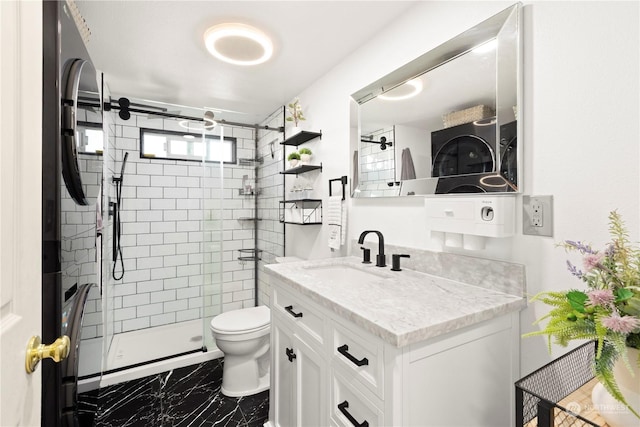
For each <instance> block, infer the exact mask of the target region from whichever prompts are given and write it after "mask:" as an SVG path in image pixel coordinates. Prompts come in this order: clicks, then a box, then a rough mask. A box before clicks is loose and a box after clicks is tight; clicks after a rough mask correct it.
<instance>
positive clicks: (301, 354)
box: [294, 335, 329, 426]
mask: <svg viewBox="0 0 640 427" xmlns="http://www.w3.org/2000/svg"><path fill="white" fill-rule="evenodd" d="M294 345H295V347H296V380H295V381H296V390H295V391H296V396H295V398H296V405H295V407H296V425H298V426H326V425H327V412H328V401H329V396H328V389H327V362H326V361H325V360H324V359H323V358H322V357H321V356H320V354H319V353H318V352H317V351H315V350H313V349H312V348H311V347H310V346H309V345H307V344H306V343H305V342H304V341H303V340H302V338H301V337H300V336H299V335H295V337H294Z"/></svg>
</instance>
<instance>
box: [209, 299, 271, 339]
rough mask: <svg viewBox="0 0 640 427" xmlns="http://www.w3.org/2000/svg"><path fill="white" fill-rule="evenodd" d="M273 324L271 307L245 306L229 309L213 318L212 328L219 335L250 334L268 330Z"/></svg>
mask: <svg viewBox="0 0 640 427" xmlns="http://www.w3.org/2000/svg"><path fill="white" fill-rule="evenodd" d="M270 324H271V311H270V310H269V307H267V306H264V305H261V306H259V307H251V308H243V309H240V310H232V311H227V312H226V313H222V314H220V315H218V316H216V317H214V318H213V319H212V320H211V330H212V331H213V332H214V333H216V334H219V335H237V334H248V333H252V332H258V331H261V330H265V331H267V332H268V330H269V329H270V326H271V325H270Z"/></svg>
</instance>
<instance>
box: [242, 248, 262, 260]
mask: <svg viewBox="0 0 640 427" xmlns="http://www.w3.org/2000/svg"><path fill="white" fill-rule="evenodd" d="M238 252H240V256H239V257H238V261H260V260H261V259H262V249H238ZM247 254H249V255H247Z"/></svg>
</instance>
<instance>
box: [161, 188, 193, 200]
mask: <svg viewBox="0 0 640 427" xmlns="http://www.w3.org/2000/svg"><path fill="white" fill-rule="evenodd" d="M187 197H189V191H188V189H187V188H185V187H166V188H165V189H164V198H165V199H186V198H187Z"/></svg>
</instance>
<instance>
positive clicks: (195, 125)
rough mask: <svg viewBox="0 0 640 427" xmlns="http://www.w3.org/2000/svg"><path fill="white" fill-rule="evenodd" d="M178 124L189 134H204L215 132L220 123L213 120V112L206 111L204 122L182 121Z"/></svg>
mask: <svg viewBox="0 0 640 427" xmlns="http://www.w3.org/2000/svg"><path fill="white" fill-rule="evenodd" d="M178 124H179V125H180V126H181V127H183V128H185V129H186V130H187V131H189V132H203V131H210V130H213V128H214V127H216V125H217V124H218V123H217V122H216V121H215V120H213V112H212V111H205V113H204V117H203V118H202V121H199V120H198V121H196V120H181V121H180V122H178Z"/></svg>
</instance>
